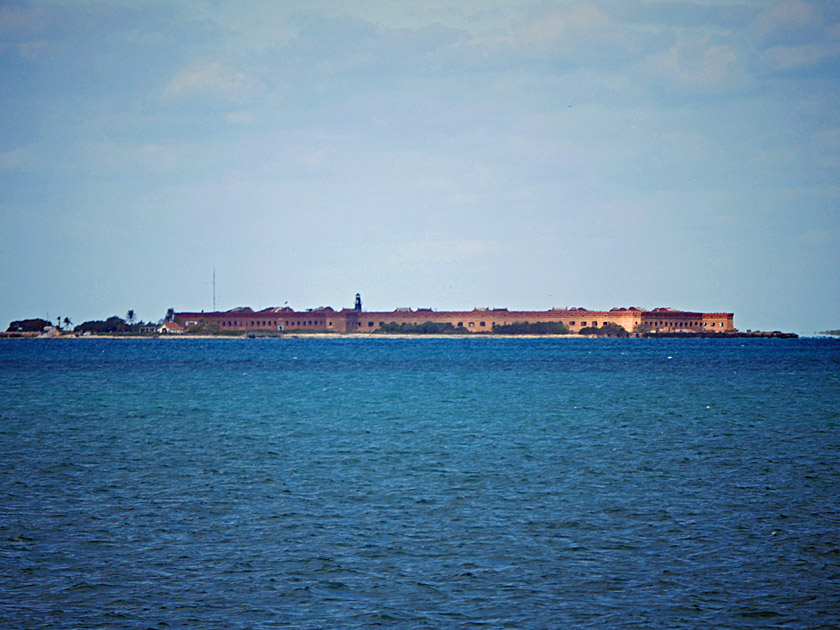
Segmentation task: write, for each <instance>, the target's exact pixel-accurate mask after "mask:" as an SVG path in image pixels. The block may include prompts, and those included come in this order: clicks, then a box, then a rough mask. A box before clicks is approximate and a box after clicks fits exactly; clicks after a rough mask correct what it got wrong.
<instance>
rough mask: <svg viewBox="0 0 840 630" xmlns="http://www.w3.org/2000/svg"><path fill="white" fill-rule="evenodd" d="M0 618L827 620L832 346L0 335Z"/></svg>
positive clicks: (836, 514)
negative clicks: (1, 338) (43, 338)
mask: <svg viewBox="0 0 840 630" xmlns="http://www.w3.org/2000/svg"><path fill="white" fill-rule="evenodd" d="M0 396H1V397H2V400H0V618H2V619H3V626H4V627H9V628H284V627H288V628H371V627H386V628H534V629H537V628H706V627H719V628H837V627H840V501H839V500H838V499H839V498H840V343H838V342H837V341H834V340H809V339H801V340H713V339H701V340H677V339H658V340H646V339H628V340H603V339H602V340H597V339H592V340H589V339H556V340H551V339H545V340H515V339H486V338H485V339H462V338H458V339H441V340H435V339H423V340H391V339H374V340H369V339H324V340H313V339H298V340H276V339H275V340H272V339H269V340H210V341H201V340H186V339H167V340H155V341H136V340H134V341H130V340H89V339H80V340H49V341H17V340H13V341H5V342H0Z"/></svg>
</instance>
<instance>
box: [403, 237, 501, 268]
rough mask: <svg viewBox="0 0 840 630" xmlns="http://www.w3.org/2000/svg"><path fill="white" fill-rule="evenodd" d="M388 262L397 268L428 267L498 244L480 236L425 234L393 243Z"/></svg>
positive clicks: (463, 258)
mask: <svg viewBox="0 0 840 630" xmlns="http://www.w3.org/2000/svg"><path fill="white" fill-rule="evenodd" d="M395 245H396V246H397V247H398V248H399V249H398V251H396V252H395V253H394V254H393V255H392V265H393V266H396V267H399V268H412V267H414V268H428V267H437V266H439V265H442V264H446V265H452V264H463V263H467V262H470V261H472V260H475V259H478V258H481V257H483V256H486V255H487V254H490V253H492V252H494V251H496V250H497V249H498V248H499V244H498V243H496V242H494V241H489V240H482V239H471V238H466V239H448V238H441V237H440V236H437V235H427V236H424V237H421V238H415V239H413V240H407V241H403V242H401V243H399V244H395Z"/></svg>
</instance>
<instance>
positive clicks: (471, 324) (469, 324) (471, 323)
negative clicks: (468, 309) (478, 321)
mask: <svg viewBox="0 0 840 630" xmlns="http://www.w3.org/2000/svg"><path fill="white" fill-rule="evenodd" d="M467 326H469V327H470V328H473V327H474V326H475V322H469V323H468V324H467Z"/></svg>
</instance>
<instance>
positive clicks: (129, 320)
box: [125, 308, 137, 326]
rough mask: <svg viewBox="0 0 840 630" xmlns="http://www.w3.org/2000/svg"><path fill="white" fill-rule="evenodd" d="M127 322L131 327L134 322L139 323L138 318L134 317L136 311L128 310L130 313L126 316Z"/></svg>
mask: <svg viewBox="0 0 840 630" xmlns="http://www.w3.org/2000/svg"><path fill="white" fill-rule="evenodd" d="M125 321H126V323H128V325H129V326H133V325H134V322H136V321H137V318H136V317H135V315H134V309H131V308H130V309H128V313H126V314H125Z"/></svg>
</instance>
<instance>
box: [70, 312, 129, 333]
mask: <svg viewBox="0 0 840 630" xmlns="http://www.w3.org/2000/svg"><path fill="white" fill-rule="evenodd" d="M125 330H126V324H125V320H124V319H123V318H121V317H117V316H116V315H112V316H111V317H109V318H108V319H106V320H105V321H102V320H98V319H95V320H91V321H89V322H84V323H83V324H79V325H78V326H76V327H75V328H74V329H73V332H77V333H118V332H125Z"/></svg>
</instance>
